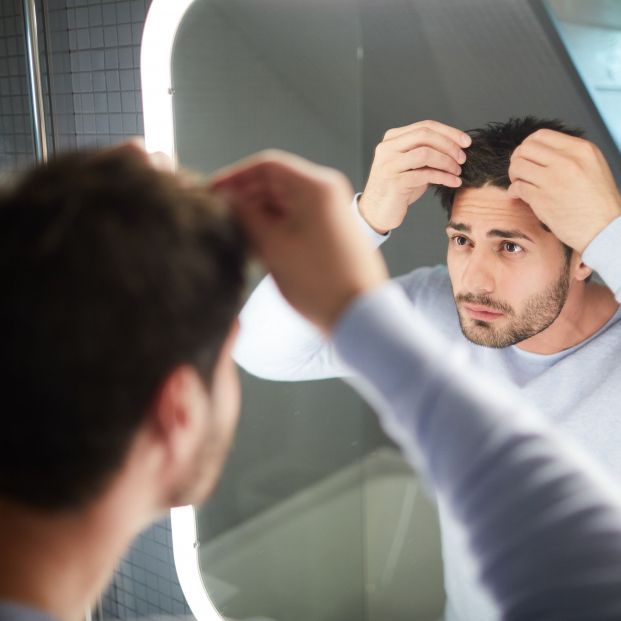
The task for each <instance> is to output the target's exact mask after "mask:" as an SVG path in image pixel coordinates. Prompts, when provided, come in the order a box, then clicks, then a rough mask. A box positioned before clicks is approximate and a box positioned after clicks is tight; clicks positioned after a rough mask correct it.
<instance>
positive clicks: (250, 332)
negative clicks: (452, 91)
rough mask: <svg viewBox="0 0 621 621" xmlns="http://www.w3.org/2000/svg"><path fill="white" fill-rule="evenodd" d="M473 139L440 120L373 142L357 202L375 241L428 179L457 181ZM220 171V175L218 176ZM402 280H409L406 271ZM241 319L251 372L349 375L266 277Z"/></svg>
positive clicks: (244, 361)
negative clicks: (367, 175) (370, 156)
mask: <svg viewBox="0 0 621 621" xmlns="http://www.w3.org/2000/svg"><path fill="white" fill-rule="evenodd" d="M470 142H471V140H470V137H469V136H468V135H467V134H465V133H463V132H461V131H459V130H457V129H455V128H452V127H448V126H446V125H443V124H442V123H437V122H435V121H421V122H418V123H413V124H412V125H408V126H406V127H398V128H395V129H390V130H388V131H387V132H386V134H385V136H384V139H383V140H382V142H381V143H380V144H379V145H378V146H377V148H376V151H375V158H374V160H373V165H372V166H371V171H370V173H369V179H368V181H367V184H366V186H365V189H364V192H363V194H362V195H360V194H357V195H356V196H355V198H354V201H353V209H354V213H355V215H356V218H357V220H358V221H359V222H360V226H361V227H362V229H363V230H364V232H365V233H366V235H367V237H368V239H369V240H370V241H371V243H372V244H373V245H374V246H375V247H379V246H380V245H381V244H382V243H384V242H385V241H386V240H387V239H388V237H389V234H390V231H391V230H392V229H394V228H396V227H398V226H400V224H401V223H402V222H403V219H404V217H405V215H406V213H407V210H408V208H409V206H410V205H411V204H412V203H414V202H415V201H416V200H418V198H420V197H421V196H422V194H423V193H424V192H425V190H426V189H427V187H428V186H429V184H430V183H444V184H446V185H450V186H452V187H457V186H459V185H460V183H461V180H460V179H459V177H458V176H457V175H459V173H460V172H461V167H460V166H459V164H460V163H463V162H464V161H465V159H466V155H465V152H464V151H463V148H465V147H467V146H468V145H469V144H470ZM225 174H226V172H225ZM221 175H222V173H219V174H216V182H217V179H218V177H221ZM400 283H401V284H402V285H403V286H404V287H408V286H409V285H410V282H409V279H408V277H407V276H406V277H405V278H404V279H401V280H400ZM240 324H241V331H240V335H239V337H238V340H237V344H236V347H235V351H234V354H233V355H234V358H235V361H236V362H237V363H238V364H239V365H240V366H241V367H243V368H244V369H246V371H248V372H250V373H252V374H253V375H256V376H258V377H263V378H265V379H272V380H280V381H297V380H315V379H326V378H331V377H344V376H346V375H349V374H351V371H349V370H348V369H347V367H346V366H345V365H344V364H343V363H342V361H341V360H340V359H339V357H338V355H337V354H336V352H335V351H334V348H333V346H332V345H331V343H330V342H329V341H327V340H326V339H325V338H324V336H323V335H322V334H321V332H320V331H319V330H317V329H316V328H315V327H314V326H313V325H312V324H311V323H310V322H308V321H307V320H306V319H304V318H303V317H302V316H301V315H300V314H299V313H298V312H296V311H295V310H293V309H292V308H291V306H290V305H289V304H288V303H287V302H286V300H285V299H284V298H283V297H282V295H281V294H280V292H279V291H278V288H277V287H276V286H275V284H274V281H273V279H272V278H271V277H269V276H268V277H266V278H265V279H263V281H262V282H261V283H260V284H259V285H258V286H257V288H256V289H255V290H254V292H253V293H252V295H251V296H250V299H249V300H248V302H247V303H246V305H245V306H244V308H243V310H242V313H241V316H240Z"/></svg>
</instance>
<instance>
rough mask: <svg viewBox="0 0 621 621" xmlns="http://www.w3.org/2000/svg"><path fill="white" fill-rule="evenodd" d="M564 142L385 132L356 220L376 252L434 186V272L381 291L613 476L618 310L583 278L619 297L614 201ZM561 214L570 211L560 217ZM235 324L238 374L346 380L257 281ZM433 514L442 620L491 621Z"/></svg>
mask: <svg viewBox="0 0 621 621" xmlns="http://www.w3.org/2000/svg"><path fill="white" fill-rule="evenodd" d="M575 133H576V132H573V131H569V130H566V129H565V127H564V126H563V125H562V124H560V123H559V122H556V121H538V120H536V119H533V118H525V119H514V120H511V121H509V122H508V123H503V124H492V125H490V126H488V127H487V128H483V129H481V130H476V131H473V132H471V135H470V136H468V135H466V134H463V133H462V132H460V131H458V130H456V129H454V128H450V127H447V126H445V125H442V124H439V123H435V122H422V123H417V124H414V125H412V126H408V127H405V128H399V129H396V130H391V131H389V132H388V133H387V134H386V136H385V139H384V141H383V142H382V143H381V144H380V145H379V146H378V148H377V150H376V156H375V160H374V162H373V165H372V167H371V172H370V175H369V180H368V183H367V186H366V188H365V190H364V193H363V194H362V197H361V198H360V202H359V209H360V213H361V215H362V217H363V218H364V224H365V225H366V226H367V227H371V229H372V230H371V231H370V235H371V236H372V237H373V239H375V240H377V241H378V242H381V241H383V240H384V239H386V235H385V233H386V232H387V231H389V230H390V229H392V228H394V227H396V226H398V225H399V224H400V223H401V222H402V220H403V218H404V217H405V214H406V212H407V209H408V207H409V205H410V204H411V203H412V202H413V201H416V200H417V199H418V198H419V197H420V196H421V195H422V194H423V193H424V191H425V190H426V189H427V188H428V187H429V185H430V184H440V186H441V187H440V190H439V192H440V194H441V196H442V199H443V204H444V206H445V207H446V208H447V209H448V212H449V222H448V225H447V235H448V238H449V246H448V252H447V267H444V266H439V267H435V268H421V269H417V270H414V271H413V272H412V273H410V274H408V275H406V276H404V277H401V278H400V279H398V281H397V282H398V283H399V284H400V285H401V287H402V288H403V290H404V291H405V293H406V295H407V296H408V298H409V299H410V301H411V302H412V303H413V305H414V306H415V308H417V309H418V310H419V311H420V312H421V313H422V314H424V315H425V316H426V317H427V318H428V319H430V320H431V321H432V323H433V324H434V325H435V326H436V327H437V328H438V329H440V330H441V331H442V332H443V333H444V335H445V336H446V337H448V338H449V339H450V340H451V341H453V342H459V341H461V342H463V344H464V346H466V347H467V348H468V349H469V351H470V355H471V357H472V359H473V360H474V361H475V362H476V364H477V365H480V366H481V367H483V368H486V369H487V370H488V372H489V373H493V374H495V375H496V376H497V377H498V378H499V381H501V380H506V379H509V380H510V381H512V382H513V383H514V384H516V385H517V386H519V387H520V389H521V392H522V394H523V395H524V396H525V398H526V399H527V400H529V401H530V402H532V403H534V404H535V405H536V407H537V408H538V409H539V410H540V411H542V413H543V414H544V415H545V416H546V418H547V419H548V420H549V421H550V422H552V423H553V424H555V425H557V426H559V427H561V428H563V429H565V430H566V431H567V432H569V433H570V434H571V435H572V436H573V437H574V438H575V439H576V440H577V441H578V443H580V444H581V445H582V446H583V447H584V448H586V449H587V451H588V452H590V453H591V454H592V455H594V456H595V457H596V458H597V459H598V460H599V461H601V462H602V463H603V464H604V465H605V466H606V467H607V468H608V470H609V471H610V473H611V474H612V475H614V476H615V477H617V478H619V477H621V452H620V451H619V450H618V439H619V437H621V422H620V420H619V418H618V416H617V413H616V410H615V407H614V405H613V404H615V403H616V402H617V395H618V390H619V388H618V387H619V386H621V365H619V363H618V360H619V357H618V355H617V353H616V352H618V351H619V347H620V346H621V322H619V319H620V318H621V312H620V311H619V309H618V303H617V301H616V300H615V297H614V294H613V292H611V291H610V289H608V288H607V287H604V286H602V285H600V284H598V283H596V282H593V281H591V280H590V278H589V277H590V275H591V268H593V269H596V270H597V271H598V272H599V273H600V275H601V276H602V277H603V279H604V281H605V282H607V283H608V284H610V286H611V287H613V289H614V291H615V292H616V293H617V294H619V285H618V284H616V285H615V283H617V281H616V280H615V279H614V273H615V270H616V269H618V267H619V258H618V256H619V255H618V253H617V247H618V244H619V241H621V219H619V218H618V216H619V215H620V214H621V198H620V197H619V193H618V191H617V189H616V187H615V184H614V181H613V178H612V175H611V173H610V170H609V168H608V166H607V164H606V162H605V160H604V158H603V157H602V156H601V153H600V152H599V151H598V150H597V148H596V147H595V146H594V145H592V144H591V143H589V142H588V141H586V140H584V139H582V138H580V137H578V136H576V135H572V134H575ZM470 141H472V142H470ZM468 144H470V146H469V147H467V148H466V145H468ZM572 205H578V208H576V209H573V210H571V211H570V212H568V211H567V209H568V206H572ZM567 213H571V214H573V215H571V217H569V216H567V215H566V214H567ZM550 228H551V229H552V230H553V231H554V233H552V232H551V231H550ZM567 231H570V232H569V233H567ZM259 318H260V321H259ZM241 319H242V334H241V338H240V339H239V341H238V343H237V345H236V353H235V356H236V359H237V361H238V362H239V363H240V364H241V365H242V366H244V367H246V368H247V369H248V370H249V371H250V372H252V373H255V374H257V375H260V376H262V377H267V378H270V379H286V380H298V379H320V378H326V377H332V376H343V375H350V374H351V370H350V369H348V367H347V366H346V365H344V364H343V363H342V361H341V360H340V359H339V357H338V355H337V353H336V351H335V349H334V348H333V347H332V346H330V345H329V344H328V343H327V342H326V341H325V340H323V339H322V337H321V335H320V334H319V333H318V332H317V331H314V330H312V329H311V328H310V327H309V325H308V323H307V322H305V321H304V320H303V319H302V318H300V317H299V315H297V314H296V313H295V312H294V311H293V310H292V309H291V308H290V307H289V306H288V305H287V304H285V303H284V302H283V300H282V298H281V297H280V295H279V294H278V292H277V291H276V289H275V287H274V284H273V282H272V281H271V280H270V279H266V280H265V281H264V282H263V283H261V284H260V285H259V287H258V288H257V290H256V291H255V293H254V294H253V296H252V298H251V299H250V301H249V302H248V303H247V305H246V307H245V309H244V311H243V313H242V316H241ZM275 334H278V339H274V338H273V337H274V335H275ZM439 511H440V520H441V527H442V541H443V556H444V563H445V586H446V591H447V600H448V601H447V611H446V617H447V619H450V620H453V619H469V620H472V621H485V620H486V619H493V618H495V617H496V615H497V611H496V610H495V608H494V606H493V605H492V603H491V602H490V601H489V599H488V598H487V597H486V594H485V593H484V592H483V591H482V590H481V589H480V588H479V586H478V584H477V581H476V578H475V576H474V573H475V571H474V562H473V559H472V558H471V555H470V554H469V551H468V549H467V546H466V544H465V541H464V537H463V534H462V532H461V529H460V528H459V526H458V525H457V524H455V522H454V519H453V517H452V516H451V514H450V512H449V511H447V510H446V507H445V506H443V503H442V501H441V500H440V502H439Z"/></svg>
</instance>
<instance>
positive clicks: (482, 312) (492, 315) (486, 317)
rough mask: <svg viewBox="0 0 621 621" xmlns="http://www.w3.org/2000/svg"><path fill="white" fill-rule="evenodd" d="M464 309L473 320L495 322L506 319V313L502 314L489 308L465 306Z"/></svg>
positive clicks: (472, 305)
mask: <svg viewBox="0 0 621 621" xmlns="http://www.w3.org/2000/svg"><path fill="white" fill-rule="evenodd" d="M463 308H464V309H465V310H466V311H467V312H468V314H469V315H470V316H471V317H472V318H473V319H479V320H482V321H494V319H500V317H504V313H501V312H499V311H497V310H492V309H491V308H489V307H488V306H477V305H475V304H464V305H463Z"/></svg>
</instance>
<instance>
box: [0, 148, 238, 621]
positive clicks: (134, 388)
mask: <svg viewBox="0 0 621 621" xmlns="http://www.w3.org/2000/svg"><path fill="white" fill-rule="evenodd" d="M0 236H1V242H0V287H1V289H2V298H1V301H0V330H1V331H2V337H1V340H2V347H1V348H0V368H1V369H2V374H1V380H0V382H1V385H2V390H1V393H2V398H3V408H2V412H3V414H2V435H1V437H2V450H1V451H0V618H1V619H3V621H4V620H5V619H13V620H18V619H24V620H26V619H41V620H44V619H49V618H50V617H52V618H54V619H57V620H59V621H76V620H78V619H81V618H83V615H84V613H85V611H86V610H87V609H88V608H89V606H91V605H92V603H93V602H94V601H95V599H96V597H97V595H98V594H99V593H100V592H101V590H102V589H103V588H104V587H105V585H106V583H107V581H108V579H109V577H110V575H111V573H112V571H113V570H114V567H115V565H116V563H117V562H118V560H119V558H120V557H121V556H122V555H123V553H124V552H125V549H126V547H127V546H128V544H129V542H130V541H131V540H132V538H133V537H134V536H135V535H136V534H137V533H138V532H139V531H140V530H141V529H142V528H144V527H145V526H146V525H148V524H149V523H150V522H151V521H152V520H154V519H155V518H157V517H159V516H161V515H162V513H163V512H165V511H166V510H167V509H169V508H170V507H171V506H175V505H183V504H188V503H194V502H201V501H202V500H203V499H204V498H205V496H206V495H207V494H209V492H210V491H211V490H212V489H213V487H214V485H215V483H216V481H217V479H218V476H219V473H220V470H221V467H222V464H223V462H224V459H225V456H226V453H227V451H228V447H229V445H230V443H231V440H232V436H233V430H234V427H235V422H236V419H237V415H238V409H239V408H238V402H239V390H238V385H237V376H236V370H235V366H234V363H233V362H232V359H231V356H230V351H231V348H232V343H233V340H234V337H235V334H236V331H237V328H236V315H237V312H238V310H239V307H240V305H241V296H242V292H243V286H244V281H245V278H244V270H245V254H246V253H245V250H244V248H245V244H244V243H242V237H241V235H240V234H239V232H238V228H237V227H236V226H235V225H234V224H233V222H232V221H231V218H230V217H229V215H228V213H227V212H224V211H223V209H222V208H221V206H218V205H217V204H215V203H214V202H213V200H212V199H211V198H210V197H209V196H207V194H206V192H205V190H204V187H203V186H202V185H201V184H200V183H198V182H197V180H195V179H192V178H191V177H188V176H187V175H183V174H182V175H179V176H176V175H173V174H172V173H170V172H165V171H161V170H157V169H156V168H154V167H153V166H152V165H151V164H150V163H149V161H148V159H147V156H146V154H145V153H144V152H143V151H141V150H139V149H138V148H137V147H136V146H132V145H129V146H125V147H123V148H120V149H114V150H109V151H105V152H101V153H97V152H85V153H79V154H72V155H65V156H61V157H59V158H58V159H56V160H54V161H52V162H51V163H49V164H47V165H46V166H44V167H40V168H37V169H34V170H33V171H31V172H29V173H28V174H26V175H25V176H24V177H23V179H21V181H19V183H18V184H17V185H16V186H15V187H14V188H12V189H8V190H4V191H3V192H2V196H1V197H0Z"/></svg>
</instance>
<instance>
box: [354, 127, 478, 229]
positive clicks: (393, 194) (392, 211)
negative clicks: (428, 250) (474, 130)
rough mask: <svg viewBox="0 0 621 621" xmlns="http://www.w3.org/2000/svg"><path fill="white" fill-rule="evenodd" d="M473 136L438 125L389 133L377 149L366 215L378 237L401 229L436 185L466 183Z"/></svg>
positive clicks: (362, 209) (364, 197)
mask: <svg viewBox="0 0 621 621" xmlns="http://www.w3.org/2000/svg"><path fill="white" fill-rule="evenodd" d="M471 142H472V140H471V138H470V136H468V134H466V133H464V132H462V131H460V130H458V129H455V128H454V127H449V126H448V125H444V124H443V123H438V122H437V121H420V122H418V123H414V124H412V125H407V126H406V127H398V128H396V129H389V130H388V131H387V132H386V134H385V135H384V139H383V140H382V142H380V143H379V145H377V147H376V149H375V158H374V159H373V164H372V166H371V172H370V173H369V179H368V181H367V185H366V187H365V189H364V192H363V193H362V196H361V197H360V203H359V205H360V213H361V215H362V217H363V218H364V219H365V220H366V222H367V223H368V224H369V226H371V227H372V228H373V229H374V230H376V231H377V232H378V233H382V234H384V233H387V232H388V231H390V230H392V229H395V228H397V227H398V226H399V225H400V224H401V223H402V222H403V219H404V218H405V215H406V213H407V210H408V207H409V206H410V205H411V204H412V203H414V202H415V201H417V200H418V199H419V198H420V197H421V196H422V195H423V193H424V192H425V190H426V189H427V187H428V186H429V184H430V183H434V184H439V185H446V186H448V187H451V188H457V187H459V186H460V185H461V179H460V177H459V175H460V174H461V164H463V163H464V162H465V161H466V154H465V152H464V150H463V149H464V148H466V147H468V146H470V144H471Z"/></svg>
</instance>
